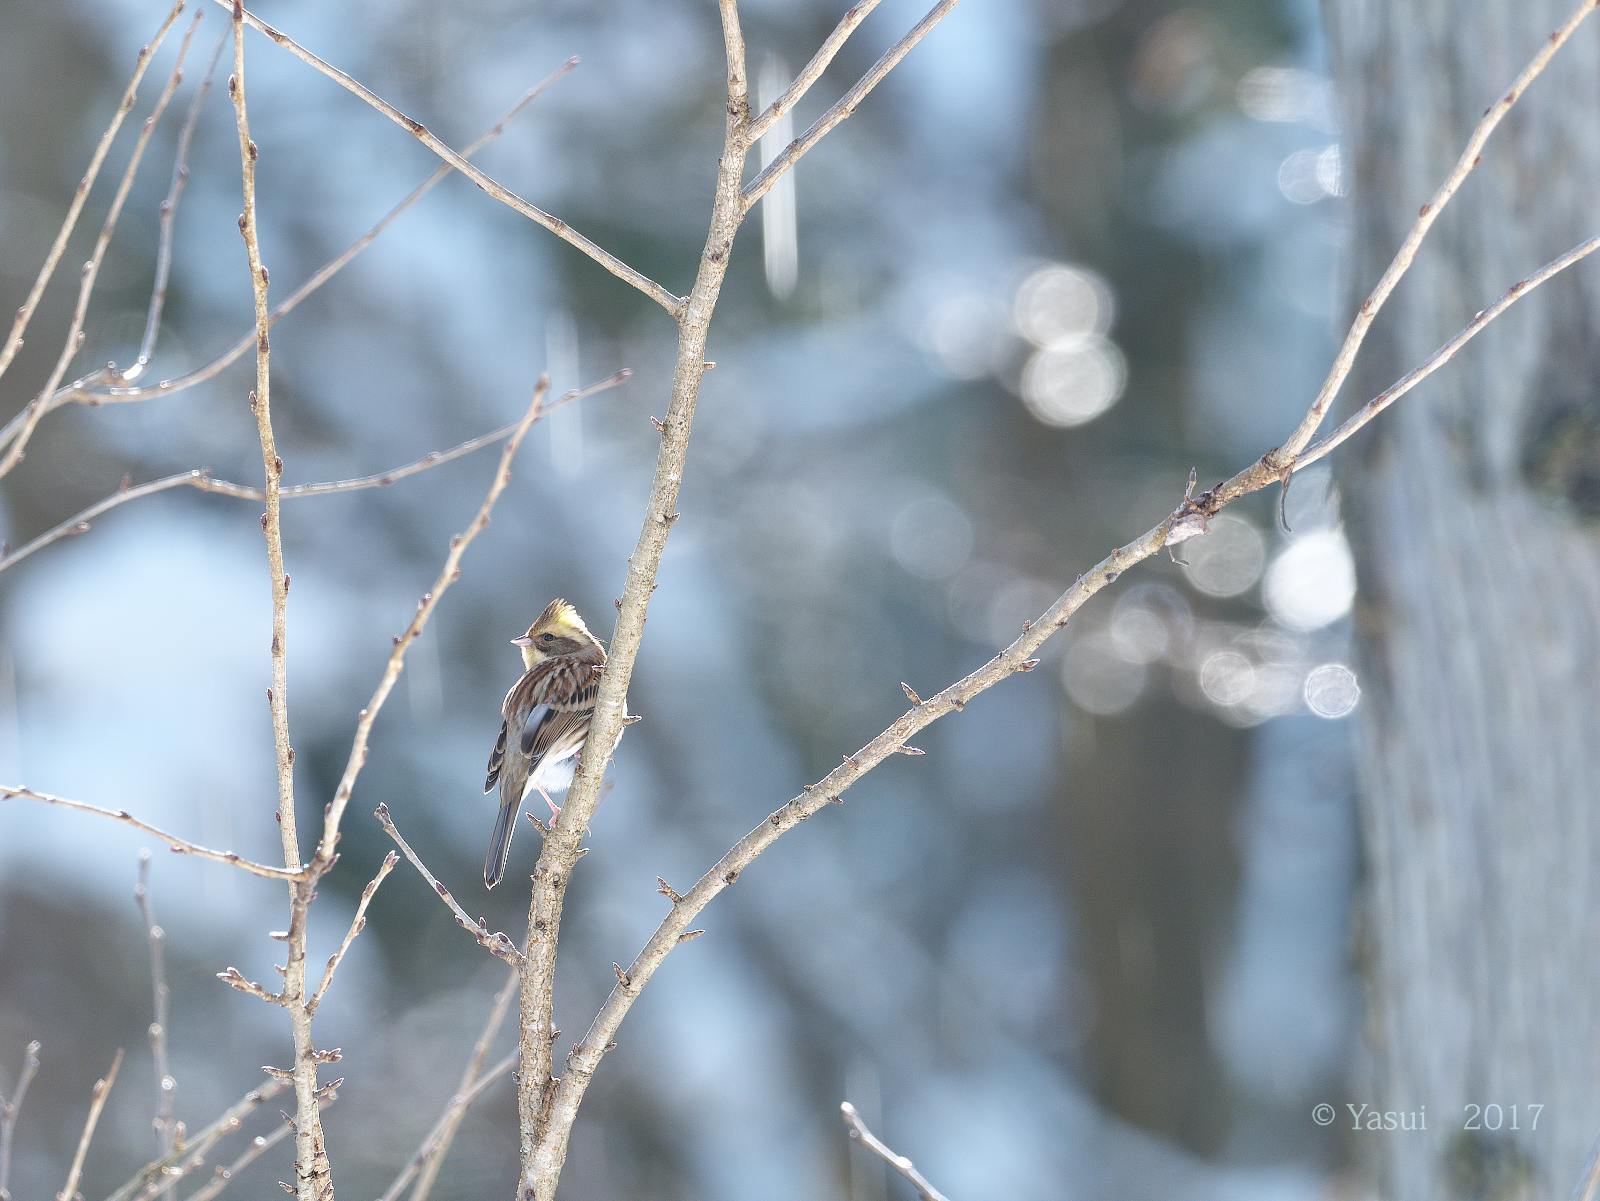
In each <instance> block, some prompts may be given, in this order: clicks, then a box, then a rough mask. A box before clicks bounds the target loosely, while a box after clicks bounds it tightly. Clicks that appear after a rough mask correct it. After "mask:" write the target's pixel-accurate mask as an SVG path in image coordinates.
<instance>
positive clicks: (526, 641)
mask: <svg viewBox="0 0 1600 1201" xmlns="http://www.w3.org/2000/svg"><path fill="white" fill-rule="evenodd" d="M511 645H512V646H532V645H533V639H532V638H529V637H528V636H527V635H526V634H524V635H523V636H522V637H521V638H513V639H512V640H511Z"/></svg>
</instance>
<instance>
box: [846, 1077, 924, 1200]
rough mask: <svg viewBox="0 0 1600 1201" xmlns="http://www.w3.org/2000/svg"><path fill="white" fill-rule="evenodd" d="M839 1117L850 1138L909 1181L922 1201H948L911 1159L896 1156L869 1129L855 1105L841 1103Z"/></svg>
mask: <svg viewBox="0 0 1600 1201" xmlns="http://www.w3.org/2000/svg"><path fill="white" fill-rule="evenodd" d="M839 1115H840V1116H841V1117H843V1118H844V1124H845V1129H847V1130H848V1131H849V1132H850V1137H851V1138H852V1139H854V1140H855V1141H856V1142H858V1143H860V1144H861V1145H862V1146H863V1147H865V1148H867V1150H869V1151H871V1152H872V1153H873V1154H874V1155H876V1156H877V1157H878V1158H879V1159H881V1160H883V1162H884V1163H886V1164H888V1165H889V1166H890V1167H891V1168H893V1169H894V1170H895V1171H897V1172H899V1173H900V1175H902V1176H904V1177H905V1178H906V1179H907V1180H909V1181H910V1182H911V1187H912V1188H914V1189H916V1190H917V1196H918V1197H920V1198H922V1201H946V1198H945V1195H944V1194H943V1193H941V1192H940V1191H939V1190H938V1189H936V1188H934V1187H933V1185H931V1184H929V1183H928V1178H927V1177H926V1176H924V1175H923V1174H922V1173H921V1172H919V1171H917V1169H916V1168H915V1167H914V1166H913V1165H912V1163H911V1160H910V1159H908V1158H907V1157H906V1156H904V1155H898V1154H896V1153H895V1152H894V1151H893V1150H892V1149H891V1148H890V1147H889V1145H888V1144H887V1143H885V1142H884V1141H883V1140H882V1139H881V1138H879V1137H878V1136H877V1135H876V1134H873V1133H872V1131H870V1130H868V1129H867V1124H866V1123H865V1122H863V1121H862V1120H861V1115H860V1114H859V1113H857V1112H856V1107H855V1106H854V1105H852V1104H850V1102H848V1101H841V1102H840V1103H839Z"/></svg>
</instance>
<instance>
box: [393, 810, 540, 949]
mask: <svg viewBox="0 0 1600 1201" xmlns="http://www.w3.org/2000/svg"><path fill="white" fill-rule="evenodd" d="M372 815H373V816H374V817H376V818H377V819H378V824H379V825H380V826H382V827H383V832H384V833H385V834H387V835H388V836H389V837H390V838H392V839H394V843H395V845H396V846H397V847H399V848H400V851H401V853H402V854H404V855H405V857H406V858H407V859H409V860H410V861H411V866H412V867H414V868H416V869H417V874H418V875H420V876H421V877H422V878H423V879H424V880H426V881H427V882H428V887H429V888H431V889H433V891H434V892H435V893H437V894H438V896H439V899H440V900H441V901H443V902H444V903H445V904H446V905H448V906H449V907H450V912H451V913H453V914H454V915H455V919H456V925H458V926H460V927H461V928H462V929H463V930H465V931H466V932H467V933H468V934H470V935H472V938H473V941H474V942H476V943H477V944H478V945H479V946H480V947H482V948H483V949H484V950H486V951H488V952H489V954H491V955H494V956H497V957H499V958H501V959H504V960H506V961H507V962H508V963H518V962H520V961H521V959H522V955H521V953H520V952H518V950H517V948H516V944H515V943H513V942H512V941H511V939H510V938H508V937H506V935H505V933H504V932H502V931H496V932H494V933H490V931H489V927H488V926H486V925H484V924H483V921H482V919H480V918H473V917H469V916H468V915H467V911H466V910H465V909H463V908H461V903H460V902H459V901H457V900H456V898H455V894H454V893H452V892H451V891H450V890H449V889H448V888H446V887H445V886H444V885H443V884H441V883H439V880H438V877H436V876H435V875H434V874H433V873H432V872H430V871H429V870H428V865H427V864H425V863H423V862H422V859H421V857H420V856H419V855H418V854H417V853H416V852H415V851H414V850H412V849H411V844H410V843H409V842H407V841H406V840H405V839H404V838H402V837H401V836H400V831H399V830H397V829H395V824H394V818H393V817H391V816H390V815H389V806H388V805H379V806H378V807H377V809H375V810H374V811H373V814H372Z"/></svg>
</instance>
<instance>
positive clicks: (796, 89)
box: [750, 0, 878, 141]
mask: <svg viewBox="0 0 1600 1201" xmlns="http://www.w3.org/2000/svg"><path fill="white" fill-rule="evenodd" d="M877 7H878V0H857V2H856V3H855V4H852V5H851V6H850V7H849V8H848V9H846V10H845V14H844V16H843V17H841V18H839V24H838V25H836V26H835V27H834V30H833V32H832V33H830V34H829V35H828V37H827V40H825V41H824V42H823V43H822V45H821V46H820V47H818V49H817V52H816V53H815V54H814V55H812V56H811V61H810V62H808V63H807V64H806V65H805V67H804V68H803V69H802V70H801V72H800V74H798V75H796V76H795V77H794V82H793V83H791V84H790V85H789V86H788V88H787V89H786V90H785V91H784V93H783V94H782V95H781V96H779V97H778V98H777V99H776V100H774V101H773V102H772V103H771V104H769V105H767V107H766V108H765V109H764V110H762V113H761V115H760V116H759V117H757V118H756V119H755V120H753V121H751V122H750V140H751V141H755V140H756V139H757V138H759V137H761V135H762V134H764V133H766V132H767V130H769V129H771V128H772V127H773V125H775V124H776V123H777V122H778V119H779V118H780V117H782V116H783V115H784V114H785V113H787V112H789V111H790V110H791V109H793V108H794V106H795V105H796V104H798V103H799V102H800V100H801V98H802V97H804V96H805V94H806V93H807V92H809V91H810V90H811V87H812V85H813V84H815V83H816V82H817V80H819V79H821V78H822V73H823V72H824V71H826V70H827V69H828V64H829V63H831V62H832V61H833V59H834V56H835V55H836V54H838V53H839V51H840V49H841V48H842V47H843V46H844V44H845V43H846V42H847V41H849V40H850V35H851V34H852V33H854V32H855V31H856V26H857V25H860V24H861V22H863V21H865V20H866V19H867V14H869V13H870V12H871V11H872V10H873V9H875V8H877Z"/></svg>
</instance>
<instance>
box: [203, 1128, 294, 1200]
mask: <svg viewBox="0 0 1600 1201" xmlns="http://www.w3.org/2000/svg"><path fill="white" fill-rule="evenodd" d="M293 1133H294V1126H293V1124H291V1123H289V1122H280V1123H279V1124H278V1126H277V1128H276V1129H274V1130H273V1132H272V1133H271V1134H258V1135H256V1136H255V1138H253V1139H251V1140H250V1145H249V1146H248V1147H246V1148H245V1149H244V1150H243V1151H241V1152H240V1153H239V1155H238V1156H237V1157H236V1158H235V1159H234V1161H233V1162H232V1163H230V1164H229V1165H228V1166H227V1167H218V1168H217V1170H216V1172H214V1173H213V1174H212V1177H211V1179H210V1180H208V1181H207V1182H206V1183H205V1184H204V1185H202V1186H201V1187H200V1188H197V1189H195V1191H194V1192H192V1193H190V1194H189V1197H188V1201H213V1198H215V1197H216V1195H217V1194H218V1193H220V1192H221V1191H222V1190H223V1189H225V1188H227V1187H228V1186H229V1185H230V1184H232V1183H233V1182H234V1180H235V1179H236V1178H237V1177H238V1175H239V1173H240V1172H242V1171H244V1169H245V1168H247V1167H249V1166H250V1165H251V1164H253V1163H255V1161H256V1160H258V1159H260V1158H261V1157H262V1156H263V1155H265V1154H266V1153H267V1152H268V1151H270V1150H272V1148H273V1147H276V1146H277V1145H278V1144H279V1143H281V1142H282V1141H283V1140H284V1139H286V1138H288V1137H289V1135H291V1134H293Z"/></svg>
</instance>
